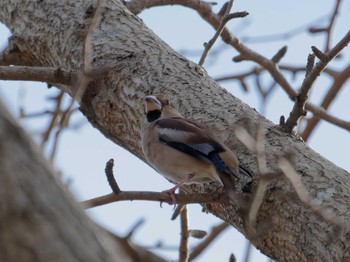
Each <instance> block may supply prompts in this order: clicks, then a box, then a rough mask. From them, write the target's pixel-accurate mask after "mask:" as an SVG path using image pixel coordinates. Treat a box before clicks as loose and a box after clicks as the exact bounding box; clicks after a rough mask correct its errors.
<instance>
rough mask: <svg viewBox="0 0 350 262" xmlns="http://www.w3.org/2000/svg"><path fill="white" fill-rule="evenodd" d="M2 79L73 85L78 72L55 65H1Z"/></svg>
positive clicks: (0, 77) (0, 73) (0, 76)
mask: <svg viewBox="0 0 350 262" xmlns="http://www.w3.org/2000/svg"><path fill="white" fill-rule="evenodd" d="M0 79H2V80H22V81H38V82H46V83H51V84H63V85H71V84H73V83H74V81H75V79H76V73H75V72H66V71H63V70H61V69H60V68H53V67H38V66H32V67H31V66H0Z"/></svg>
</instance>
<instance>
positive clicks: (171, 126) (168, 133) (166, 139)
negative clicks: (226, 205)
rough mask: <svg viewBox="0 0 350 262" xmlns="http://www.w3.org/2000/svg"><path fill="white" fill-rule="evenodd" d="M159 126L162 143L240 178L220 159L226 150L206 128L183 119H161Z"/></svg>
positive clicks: (158, 122)
mask: <svg viewBox="0 0 350 262" xmlns="http://www.w3.org/2000/svg"><path fill="white" fill-rule="evenodd" d="M157 125H158V128H159V140H160V141H161V142H162V143H165V144H167V145H168V146H170V147H172V148H175V149H177V150H179V151H181V152H184V153H186V154H189V155H191V156H194V157H197V158H199V159H201V160H202V161H205V162H208V163H211V164H213V165H214V166H215V167H216V169H217V170H218V171H219V172H223V173H227V174H229V175H231V176H234V177H238V176H237V174H236V173H235V172H234V171H233V170H231V169H230V168H229V166H228V165H227V163H225V162H224V161H223V159H222V158H221V157H220V153H224V152H225V151H226V150H225V148H224V147H223V146H222V145H221V144H220V142H218V141H217V140H216V139H215V138H214V137H213V136H212V135H211V134H210V133H209V132H208V131H207V130H205V129H204V128H202V127H200V126H199V125H197V124H196V123H193V122H191V121H188V120H186V119H184V118H182V117H172V118H164V119H160V120H158V121H157Z"/></svg>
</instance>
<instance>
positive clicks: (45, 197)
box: [0, 101, 164, 262]
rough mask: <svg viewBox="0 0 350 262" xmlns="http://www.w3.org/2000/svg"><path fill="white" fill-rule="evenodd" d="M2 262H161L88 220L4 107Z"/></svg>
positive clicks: (0, 111) (0, 117) (0, 116)
mask: <svg viewBox="0 0 350 262" xmlns="http://www.w3.org/2000/svg"><path fill="white" fill-rule="evenodd" d="M0 206H1V208H0V261H2V262H12V261H20V262H26V261H28V262H29V261H30V262H33V261H35V262H41V261H45V262H46V261H62V262H64V261H94V262H96V261H111V262H112V261H113V262H114V261H122V262H125V261H130V262H132V261H133V262H140V261H159V262H164V260H162V259H160V258H159V257H158V256H156V255H153V254H152V253H150V252H147V251H145V250H142V249H140V248H138V247H134V246H132V245H131V244H130V243H128V242H129V241H127V240H123V239H121V238H117V237H115V236H114V237H113V236H112V237H110V236H108V235H107V234H106V233H104V232H103V230H100V229H99V228H98V227H97V226H96V225H95V224H94V223H93V222H92V221H91V220H90V219H89V218H87V217H86V215H85V214H84V212H83V210H81V207H79V206H78V205H77V203H75V202H74V201H73V199H72V198H71V196H70V194H69V193H68V192H67V191H66V190H65V188H64V186H63V185H62V184H61V182H60V181H59V180H58V179H56V175H55V174H54V173H53V172H52V170H51V169H50V167H49V166H48V165H47V163H46V161H45V159H44V158H43V157H42V155H41V153H39V151H38V150H37V147H36V146H35V145H34V144H33V143H32V142H31V140H30V138H29V137H28V136H27V135H26V134H25V133H24V131H23V130H21V128H20V127H19V126H18V125H17V124H16V123H15V120H13V119H12V118H11V116H10V115H9V113H8V112H7V110H6V108H5V107H4V106H3V104H2V103H1V101H0Z"/></svg>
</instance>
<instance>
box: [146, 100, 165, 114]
mask: <svg viewBox="0 0 350 262" xmlns="http://www.w3.org/2000/svg"><path fill="white" fill-rule="evenodd" d="M155 110H162V103H161V102H160V101H159V100H158V99H157V98H156V97H155V96H146V97H145V113H146V114H147V113H148V112H151V111H155Z"/></svg>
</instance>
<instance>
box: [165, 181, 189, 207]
mask: <svg viewBox="0 0 350 262" xmlns="http://www.w3.org/2000/svg"><path fill="white" fill-rule="evenodd" d="M194 175H195V174H189V175H188V176H187V177H186V178H185V179H183V180H181V181H180V182H179V183H177V184H176V185H175V186H174V187H172V188H170V189H168V190H165V191H163V192H164V193H167V194H169V195H170V197H171V199H172V200H173V204H174V205H176V197H175V191H176V190H177V189H178V188H179V187H181V186H182V185H184V184H185V183H186V182H188V180H190V179H191V178H193V177H194Z"/></svg>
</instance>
